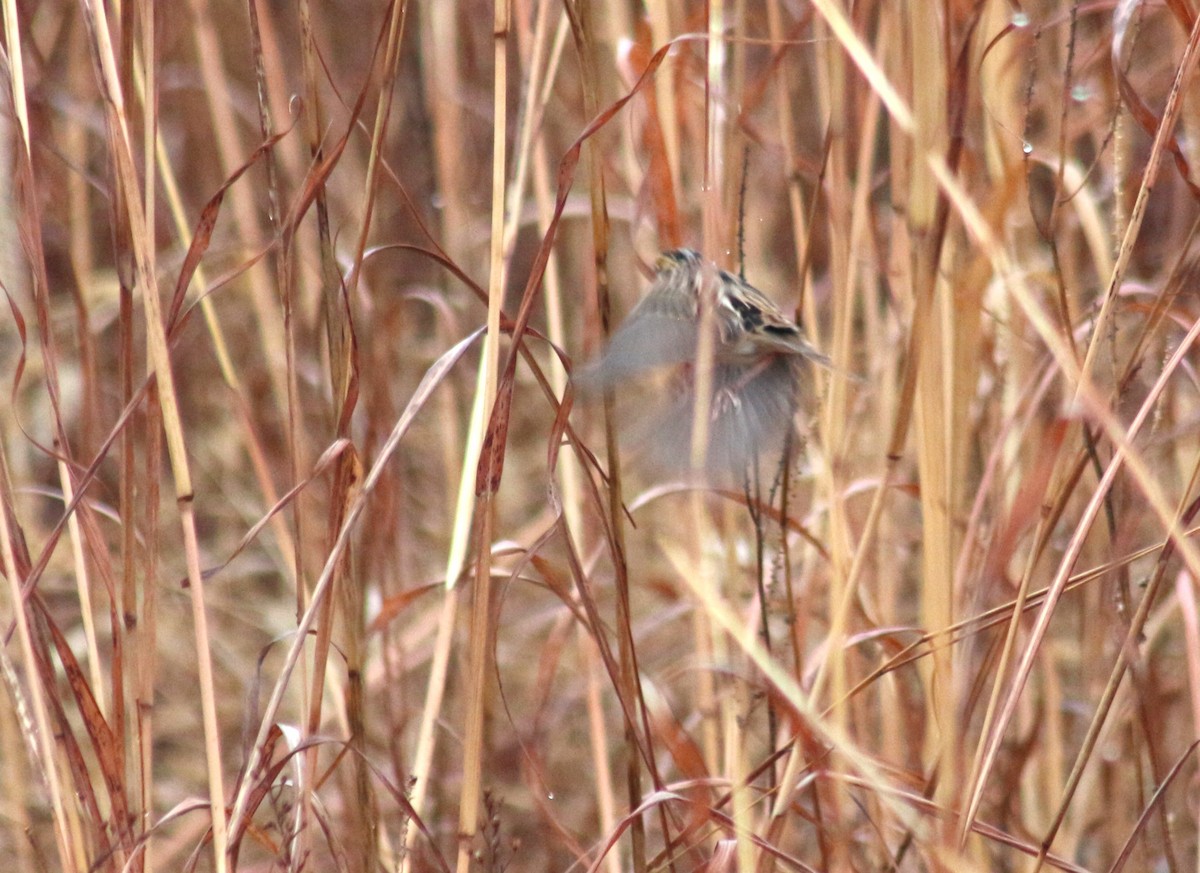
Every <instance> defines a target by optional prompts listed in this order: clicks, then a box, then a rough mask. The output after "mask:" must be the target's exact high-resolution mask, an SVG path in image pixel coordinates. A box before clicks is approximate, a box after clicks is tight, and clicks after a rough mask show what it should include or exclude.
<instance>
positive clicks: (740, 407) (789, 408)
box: [575, 249, 831, 475]
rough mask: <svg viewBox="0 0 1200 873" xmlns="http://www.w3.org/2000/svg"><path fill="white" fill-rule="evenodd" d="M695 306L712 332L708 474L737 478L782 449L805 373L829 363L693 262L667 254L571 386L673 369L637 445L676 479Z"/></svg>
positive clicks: (785, 324) (685, 434) (732, 279)
mask: <svg viewBox="0 0 1200 873" xmlns="http://www.w3.org/2000/svg"><path fill="white" fill-rule="evenodd" d="M702 306H711V307H712V324H713V329H714V336H713V361H712V368H713V369H712V379H711V384H712V393H711V396H710V397H709V407H708V408H709V425H708V454H707V458H706V461H707V463H706V469H707V470H708V471H709V472H712V473H732V474H734V475H738V474H741V473H744V472H745V470H746V469H747V465H748V464H750V463H752V462H754V461H755V460H757V459H761V458H764V457H766V456H767V455H769V454H770V453H772V452H777V451H780V450H781V449H782V447H783V442H784V439H785V437H786V436H787V434H788V433H789V431H790V429H791V427H792V423H793V417H794V415H795V412H796V409H797V407H798V405H799V403H800V399H801V388H802V384H803V375H804V374H803V366H804V364H805V363H808V362H811V363H815V364H818V365H820V366H823V367H831V363H830V361H829V358H827V357H826V356H825V355H822V354H821V353H820V352H818V351H817V350H816V349H815V348H813V346H812V345H810V344H809V342H808V340H807V339H805V337H804V333H803V331H801V329H800V327H799V325H797V324H796V323H795V322H793V321H792V320H790V319H789V318H787V317H786V316H785V315H784V314H783V313H782V312H781V311H780V310H779V308H778V307H777V306H776V305H775V304H774V303H772V302H771V301H770V300H769V299H768V298H767V297H766V296H765V295H763V294H762V292H760V291H758V290H757V289H756V288H754V287H753V286H752V285H750V284H749V283H748V282H746V281H745V280H744V279H742V278H740V277H738V276H735V275H733V274H732V273H729V272H727V271H725V270H722V269H720V268H719V267H717V265H716V264H714V263H712V262H711V261H707V260H705V259H704V258H703V257H702V256H701V255H700V254H699V253H698V252H695V251H693V250H691V249H673V250H671V251H667V252H664V253H663V254H661V255H660V256H659V257H658V260H657V261H656V263H655V275H654V281H653V283H652V284H651V286H650V290H649V291H648V292H647V293H646V296H645V297H643V298H642V300H641V301H640V302H639V303H638V305H637V306H636V307H634V309H633V311H632V312H630V313H629V316H628V317H627V318H626V319H625V321H624V322H623V323H622V324H621V326H620V327H619V328H618V329H617V330H616V332H615V333H614V334H613V336H612V339H611V341H610V343H609V345H608V348H607V349H606V350H605V351H604V353H603V354H602V355H601V356H600V357H599V358H598V359H597V360H596V361H594V362H593V363H591V364H589V365H587V366H586V367H584V368H583V369H582V370H580V371H579V373H578V374H577V376H576V378H575V382H576V386H577V387H578V388H579V389H580V391H581V392H583V393H584V394H587V393H591V392H596V391H602V390H614V389H617V388H621V387H623V386H624V385H625V384H626V383H627V382H628V381H629V380H631V379H638V378H639V377H642V376H645V375H647V374H649V373H651V372H656V371H660V370H664V369H668V368H674V370H675V373H674V375H675V376H676V378H675V379H674V384H673V386H672V387H671V388H669V389H667V397H666V398H665V400H666V402H665V403H659V402H656V403H655V405H656V406H659V407H660V408H662V409H665V414H661V415H658V416H651V417H650V419H649V423H648V424H644V425H643V426H642V427H641V428H640V431H641V433H640V435H639V437H640V438H639V442H642V443H644V444H645V446H646V449H647V452H648V455H649V460H650V462H651V463H652V464H653V465H654V466H656V467H658V468H660V469H664V470H667V471H670V472H682V470H683V469H686V468H687V466H688V460H689V458H690V456H691V440H692V426H693V422H694V415H695V399H696V398H695V366H696V363H697V356H698V347H699V328H700V323H701V313H702V308H701V307H702ZM654 399H655V400H656V401H657V400H661V399H663V398H654ZM641 418H642V419H643V420H645V417H641Z"/></svg>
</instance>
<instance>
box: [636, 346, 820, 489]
mask: <svg viewBox="0 0 1200 873" xmlns="http://www.w3.org/2000/svg"><path fill="white" fill-rule="evenodd" d="M798 367H799V365H798V361H797V360H796V359H795V358H785V357H777V358H775V359H773V360H771V361H770V362H769V363H768V364H767V365H766V366H765V367H763V368H762V369H761V370H759V371H757V372H754V373H753V374H748V371H747V368H745V367H739V366H718V367H717V369H716V372H715V375H716V388H715V391H714V392H713V396H712V401H711V403H710V410H711V412H710V418H709V425H708V453H707V455H706V460H705V473H706V476H707V478H709V479H711V480H721V479H726V480H727V479H729V478H730V477H733V479H734V480H739V479H740V477H741V476H742V475H743V474H744V473H745V471H746V469H747V468H748V467H749V466H750V465H752V464H755V463H763V464H766V465H768V466H769V465H773V464H776V463H777V462H778V460H779V453H780V452H781V451H782V450H783V446H784V440H785V438H786V436H787V434H788V433H789V432H790V431H791V429H792V427H793V416H794V415H795V412H796V408H797V406H798V405H799V402H800V379H799V376H800V374H799V369H798ZM694 416H695V403H694V398H693V397H692V395H691V394H690V393H689V394H688V395H687V396H686V397H682V398H680V399H679V400H677V401H676V402H675V403H673V404H672V405H671V407H670V408H669V409H668V410H666V411H665V412H662V413H660V414H658V415H656V416H654V417H653V420H652V423H650V424H647V425H644V431H645V435H644V441H645V444H646V447H647V455H648V461H649V463H650V465H651V466H652V467H654V468H655V469H656V470H658V471H661V472H665V473H668V474H672V475H686V474H687V473H688V472H689V471H690V458H691V454H692V430H693V428H692V425H693V421H694Z"/></svg>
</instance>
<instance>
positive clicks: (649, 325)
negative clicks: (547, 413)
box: [575, 307, 696, 391]
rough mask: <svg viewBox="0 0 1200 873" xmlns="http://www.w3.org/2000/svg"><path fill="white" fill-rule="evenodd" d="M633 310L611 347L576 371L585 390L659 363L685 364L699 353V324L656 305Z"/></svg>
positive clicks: (604, 387)
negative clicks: (661, 310)
mask: <svg viewBox="0 0 1200 873" xmlns="http://www.w3.org/2000/svg"><path fill="white" fill-rule="evenodd" d="M641 309H645V307H639V311H635V312H633V313H631V314H630V316H629V318H628V319H626V321H625V323H624V324H622V325H621V326H620V328H618V329H617V332H616V333H614V334H613V336H612V340H611V342H609V344H608V348H607V349H605V351H604V354H602V355H601V356H600V357H599V358H597V359H596V360H595V361H592V362H591V363H590V364H588V365H586V366H585V367H583V368H582V369H580V370H579V372H578V373H576V375H575V383H576V386H577V387H578V388H579V389H580V390H582V391H604V390H608V389H611V388H614V387H615V386H616V385H617V384H618V383H620V382H622V381H624V380H626V379H629V378H631V377H635V376H639V375H642V374H644V373H647V372H649V371H651V370H654V369H657V368H659V367H666V366H671V365H674V364H682V363H685V362H687V361H691V360H692V359H693V358H694V357H695V355H696V326H695V324H694V323H693V322H692V321H691V320H682V319H679V318H677V317H674V316H672V315H669V314H666V313H662V312H657V311H654V310H653V309H649V310H647V311H640V310H641Z"/></svg>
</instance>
